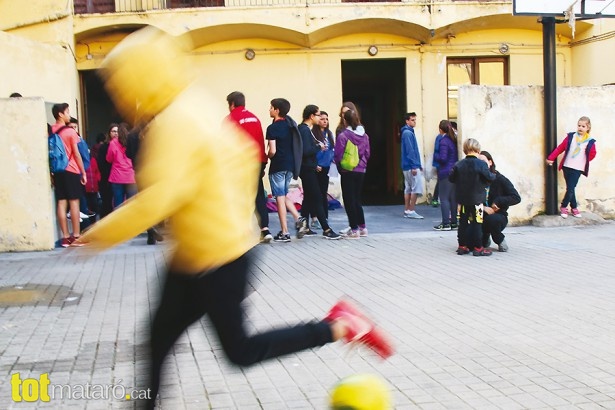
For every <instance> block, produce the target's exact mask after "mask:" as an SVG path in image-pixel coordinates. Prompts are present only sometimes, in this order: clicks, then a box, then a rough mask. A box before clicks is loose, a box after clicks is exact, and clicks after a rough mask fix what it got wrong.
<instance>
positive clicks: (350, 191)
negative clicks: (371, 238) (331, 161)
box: [334, 109, 370, 239]
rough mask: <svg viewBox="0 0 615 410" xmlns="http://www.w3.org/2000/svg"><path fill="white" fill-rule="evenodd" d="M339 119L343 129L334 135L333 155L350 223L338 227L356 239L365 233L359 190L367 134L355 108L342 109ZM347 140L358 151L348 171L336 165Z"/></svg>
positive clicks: (363, 170) (367, 157) (365, 159)
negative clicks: (350, 169)
mask: <svg viewBox="0 0 615 410" xmlns="http://www.w3.org/2000/svg"><path fill="white" fill-rule="evenodd" d="M342 118H343V120H344V125H346V129H344V130H343V131H342V132H340V134H339V135H338V136H337V141H336V142H335V149H334V152H335V156H334V158H335V163H336V164H337V169H338V171H339V173H340V178H341V183H342V198H343V199H344V208H345V209H346V215H347V216H348V224H349V225H350V226H349V227H348V228H346V229H344V230H342V231H341V233H342V235H344V236H345V237H346V238H348V239H359V237H361V236H367V227H366V225H365V215H364V214H363V206H362V204H361V192H362V191H363V180H364V179H365V171H366V169H367V161H368V160H369V156H370V149H369V136H368V135H367V134H366V133H365V128H363V126H362V125H361V123H360V122H359V116H358V115H357V112H356V111H355V110H352V109H350V110H348V111H346V112H344V115H343V117H342ZM348 141H351V142H352V143H353V144H355V145H356V146H357V148H358V151H359V164H358V165H357V166H356V167H355V168H354V169H353V170H352V171H349V170H346V169H343V168H342V167H341V165H340V162H341V161H342V158H343V157H344V150H345V149H346V144H347V143H348Z"/></svg>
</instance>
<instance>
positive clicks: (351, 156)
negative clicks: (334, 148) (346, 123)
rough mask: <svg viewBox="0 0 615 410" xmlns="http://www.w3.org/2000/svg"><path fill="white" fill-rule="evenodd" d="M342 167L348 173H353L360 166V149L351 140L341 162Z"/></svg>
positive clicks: (347, 142)
mask: <svg viewBox="0 0 615 410" xmlns="http://www.w3.org/2000/svg"><path fill="white" fill-rule="evenodd" d="M340 165H341V167H342V168H343V169H345V170H347V171H352V170H353V169H355V168H356V166H357V165H359V148H358V147H357V146H356V145H355V144H353V143H352V141H350V140H348V141H346V147H345V148H344V156H343V157H342V160H341V161H340Z"/></svg>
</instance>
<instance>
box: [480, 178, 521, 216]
mask: <svg viewBox="0 0 615 410" xmlns="http://www.w3.org/2000/svg"><path fill="white" fill-rule="evenodd" d="M519 202H521V196H520V195H519V192H517V190H516V189H515V187H514V186H513V184H512V182H510V181H509V180H508V178H506V177H505V176H504V175H502V174H500V173H499V172H497V171H496V172H495V181H493V182H492V183H491V185H490V186H489V195H488V197H487V205H488V206H493V205H497V206H498V208H499V210H498V212H497V213H498V214H503V215H505V216H508V212H507V211H508V207H510V206H513V205H517V204H518V203H519Z"/></svg>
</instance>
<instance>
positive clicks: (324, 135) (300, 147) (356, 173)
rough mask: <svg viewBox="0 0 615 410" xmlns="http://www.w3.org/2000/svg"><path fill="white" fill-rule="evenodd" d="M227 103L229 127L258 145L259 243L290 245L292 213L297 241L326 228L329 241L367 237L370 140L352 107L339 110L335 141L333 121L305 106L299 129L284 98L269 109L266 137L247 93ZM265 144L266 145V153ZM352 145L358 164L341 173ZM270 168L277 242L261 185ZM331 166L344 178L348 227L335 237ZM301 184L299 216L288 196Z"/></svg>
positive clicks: (348, 104)
mask: <svg viewBox="0 0 615 410" xmlns="http://www.w3.org/2000/svg"><path fill="white" fill-rule="evenodd" d="M226 100H227V103H228V107H229V111H230V113H229V115H228V117H227V120H228V122H229V123H232V124H235V125H237V126H239V127H240V128H241V129H243V131H245V133H246V134H247V135H248V136H249V137H250V140H251V141H253V142H254V147H255V148H256V149H257V152H258V158H259V161H260V164H261V167H260V169H259V171H258V175H257V179H258V183H257V186H258V189H257V193H256V200H255V208H256V211H257V214H258V219H259V226H260V229H261V242H265V243H268V242H270V241H272V240H273V241H274V242H290V241H291V235H290V231H289V228H288V222H287V214H288V213H290V214H291V216H292V217H293V219H294V221H295V230H296V236H297V238H299V239H300V238H303V237H304V236H311V235H316V232H314V231H313V230H312V228H315V227H320V228H322V236H323V238H325V239H331V240H336V239H340V238H342V237H345V238H348V239H358V238H360V237H362V236H363V237H364V236H367V234H368V232H367V227H366V224H365V216H364V213H363V207H362V201H361V192H362V189H363V181H364V176H365V171H366V168H367V161H368V160H369V157H370V146H369V137H368V135H367V134H366V133H365V128H364V127H363V125H361V120H360V117H359V113H358V111H357V108H356V106H355V105H354V104H353V103H352V102H345V103H344V104H343V106H342V108H341V109H340V123H339V125H338V127H337V129H336V132H335V134H336V138H334V136H333V132H332V131H331V130H330V129H329V115H328V114H327V113H326V112H324V111H322V110H320V108H319V107H318V106H316V105H313V104H309V105H307V106H306V107H305V108H304V109H303V113H302V122H301V123H300V124H297V123H296V122H295V120H293V119H292V118H291V117H290V116H289V115H288V112H289V111H290V102H289V101H288V100H286V99H284V98H274V99H273V100H271V105H270V107H269V116H270V117H271V119H272V123H271V124H270V125H269V126H268V127H267V129H266V132H265V135H263V131H262V127H261V123H260V121H259V119H258V118H257V117H256V116H255V115H254V114H253V113H251V112H250V111H248V110H247V109H246V108H245V96H244V95H243V93H241V92H239V91H234V92H232V93H230V94H229V95H228V96H227V98H226ZM264 140H266V142H267V145H266V148H265V145H264ZM349 143H351V144H354V146H356V148H357V151H358V153H357V155H358V163H357V164H356V165H355V166H353V167H352V168H350V169H347V168H344V167H341V166H340V163H341V162H342V159H343V156H344V153H345V151H346V146H347V144H349ZM268 162H269V183H270V186H271V195H272V197H273V198H275V202H276V207H277V212H278V217H279V220H280V231H279V232H278V233H277V234H276V235H275V236H273V235H272V234H271V232H270V231H269V215H268V209H267V207H266V200H267V198H266V196H265V192H264V187H263V181H262V178H263V176H264V171H265V167H266V166H267V163H268ZM333 163H335V164H337V166H338V171H339V173H340V178H341V185H342V196H343V199H344V205H345V209H346V214H347V216H348V223H349V227H348V228H346V229H344V230H342V231H341V232H340V233H337V232H335V231H334V230H333V229H332V228H331V226H329V223H328V208H329V201H328V187H329V170H330V167H331V165H332V164H333ZM297 178H301V184H302V188H303V203H302V206H301V211H300V212H299V211H297V208H296V207H295V204H294V202H293V201H292V200H291V199H290V198H289V196H288V194H289V186H290V182H291V180H292V179H297ZM310 221H312V223H311V224H310ZM316 222H317V223H316Z"/></svg>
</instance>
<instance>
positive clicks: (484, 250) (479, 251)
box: [472, 248, 492, 256]
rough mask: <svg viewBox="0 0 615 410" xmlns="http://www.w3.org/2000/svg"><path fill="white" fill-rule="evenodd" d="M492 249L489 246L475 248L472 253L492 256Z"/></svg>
mask: <svg viewBox="0 0 615 410" xmlns="http://www.w3.org/2000/svg"><path fill="white" fill-rule="evenodd" d="M491 253H492V252H491V249H487V248H474V250H473V251H472V255H474V256H491Z"/></svg>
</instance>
